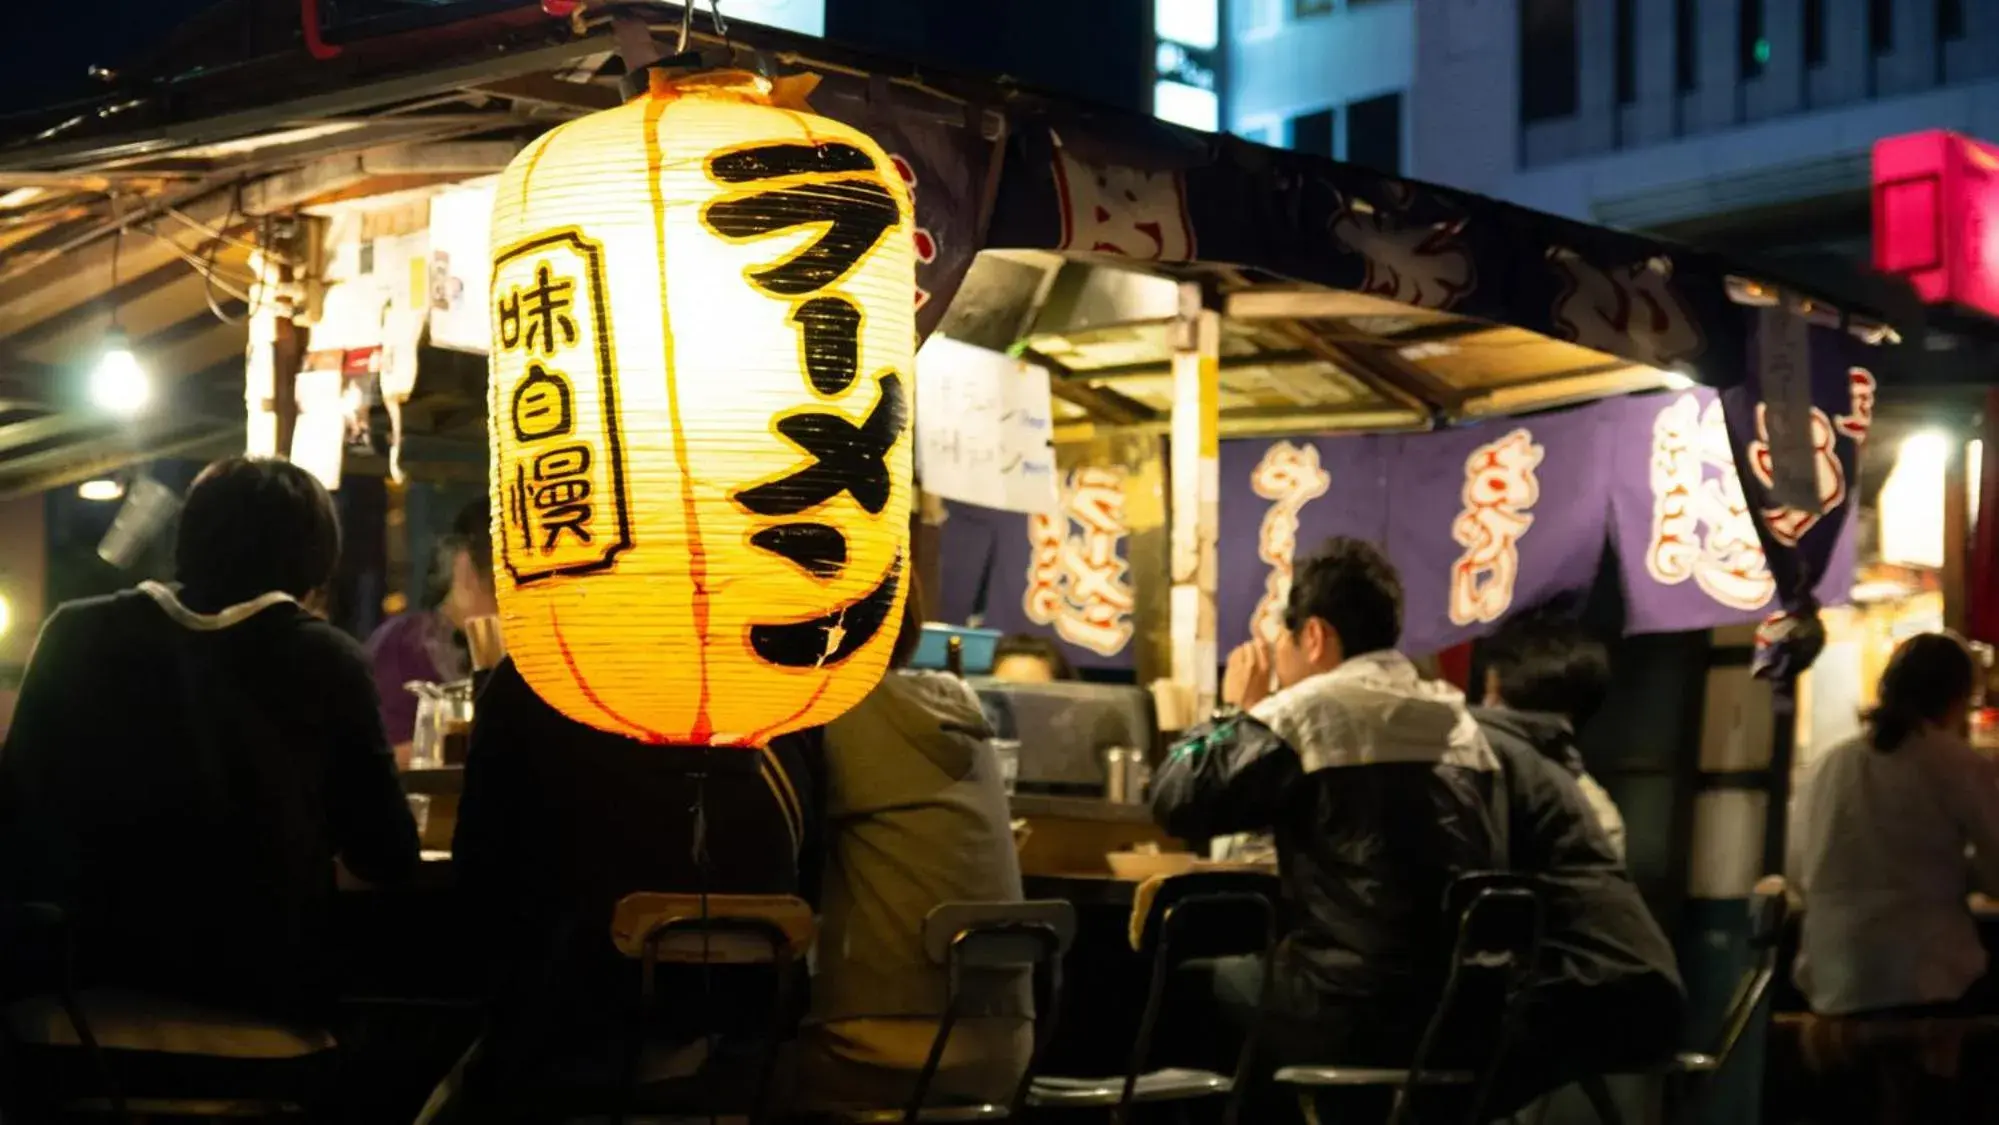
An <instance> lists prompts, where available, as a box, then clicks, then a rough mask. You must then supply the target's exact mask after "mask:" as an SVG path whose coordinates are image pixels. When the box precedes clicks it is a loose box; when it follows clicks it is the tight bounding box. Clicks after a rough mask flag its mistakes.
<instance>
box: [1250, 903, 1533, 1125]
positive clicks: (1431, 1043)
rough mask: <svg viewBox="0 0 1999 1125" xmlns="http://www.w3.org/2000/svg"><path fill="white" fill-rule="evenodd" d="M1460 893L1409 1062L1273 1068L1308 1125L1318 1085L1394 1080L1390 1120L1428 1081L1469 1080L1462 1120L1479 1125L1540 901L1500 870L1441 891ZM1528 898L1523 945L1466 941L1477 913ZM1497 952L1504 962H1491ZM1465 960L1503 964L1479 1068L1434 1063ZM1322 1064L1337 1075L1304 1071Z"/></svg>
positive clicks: (1511, 1021) (1314, 1116)
mask: <svg viewBox="0 0 1999 1125" xmlns="http://www.w3.org/2000/svg"><path fill="white" fill-rule="evenodd" d="M1460 896H1463V897H1465V898H1466V899H1467V901H1465V902H1464V903H1463V905H1462V908H1461V909H1457V910H1456V911H1455V912H1454V916H1455V917H1456V919H1457V922H1456V938H1455V939H1454V940H1453V942H1452V944H1451V966H1450V971H1449V973H1448V974H1447V975H1446V976H1445V978H1444V988H1443V991H1442V993H1441V994H1440V995H1439V998H1438V1002H1437V1008H1436V1010H1435V1011H1434V1012H1432V1013H1431V1016H1430V1019H1429V1021H1428V1022H1427V1023H1426V1024H1425V1025H1424V1028H1423V1034H1422V1036H1421V1037H1420V1038H1419V1039H1418V1040H1417V1043H1416V1049H1415V1051H1414V1052H1413V1053H1412V1054H1411V1056H1410V1064H1409V1066H1408V1067H1406V1068H1388V1067H1384V1068H1373V1067H1365V1068H1364V1067H1286V1068H1284V1069H1282V1070H1280V1071H1278V1072H1277V1081H1278V1082H1279V1083H1282V1084H1284V1085H1290V1086H1297V1087H1302V1089H1300V1091H1299V1094H1298V1099H1299V1108H1300V1109H1301V1110H1302V1111H1303V1113H1304V1115H1305V1118H1306V1120H1307V1121H1308V1122H1312V1123H1313V1125H1317V1122H1318V1120H1319V1114H1318V1106H1317V1103H1316V1100H1315V1099H1316V1094H1315V1093H1314V1091H1315V1090H1317V1089H1324V1088H1330V1087H1335V1086H1338V1087H1367V1086H1376V1087H1378V1086H1386V1085H1389V1084H1391V1083H1393V1084H1394V1085H1395V1096H1394V1102H1393V1107H1392V1108H1391V1109H1390V1111H1389V1116H1388V1122H1387V1125H1404V1122H1406V1121H1407V1119H1408V1113H1409V1105H1410V1102H1411V1100H1412V1099H1413V1097H1414V1096H1415V1093H1416V1091H1417V1090H1418V1089H1419V1088H1421V1087H1425V1086H1470V1087H1472V1088H1473V1093H1472V1100H1471V1103H1470V1105H1469V1106H1468V1107H1467V1110H1466V1114H1465V1120H1466V1122H1467V1125H1477V1123H1478V1122H1479V1121H1480V1120H1481V1119H1482V1118H1481V1114H1482V1111H1483V1109H1484V1106H1485V1102H1486V1099H1487V1097H1488V1096H1489V1095H1490V1093H1491V1090H1492V1084H1493V1081H1494V1079H1495V1078H1496V1077H1497V1076H1498V1073H1499V1068H1500V1065H1501V1064H1502V1063H1503V1062H1504V1061H1505V1056H1506V1051H1507V1048H1508V1046H1509V1045H1510V1043H1511V1040H1512V1036H1513V1031H1514V1027H1515V1025H1516V1024H1517V1023H1518V1020H1519V1014H1520V1000H1521V998H1522V997H1523V996H1524V995H1525V994H1526V987H1525V986H1526V984H1527V982H1528V981H1529V980H1530V979H1531V977H1532V974H1533V970H1534V963H1535V961H1536V959H1537V958H1538V956H1539V953H1540V948H1541V939H1542V926H1543V916H1542V904H1541V899H1540V896H1539V895H1537V894H1536V893H1535V892H1534V891H1533V890H1532V889H1531V888H1530V887H1529V886H1528V885H1527V884H1526V883H1525V882H1524V881H1522V880H1520V879H1519V878H1517V877H1514V876H1508V875H1504V874H1497V873H1477V874H1471V875H1465V876H1461V877H1460V878H1459V879H1458V880H1457V881H1456V882H1454V883H1453V884H1452V886H1451V887H1450V889H1449V890H1448V891H1447V892H1446V904H1447V905H1455V904H1456V903H1457V900H1458V899H1459V897H1460ZM1509 903H1511V904H1525V905H1526V906H1527V908H1528V909H1529V910H1530V912H1531V916H1532V918H1533V926H1532V929H1531V931H1530V933H1529V935H1528V938H1527V941H1526V943H1525V944H1524V946H1522V947H1520V948H1517V949H1513V950H1509V951H1504V952H1503V953H1500V954H1493V953H1491V952H1488V951H1480V950H1476V949H1473V948H1471V941H1472V937H1473V930H1472V923H1473V921H1474V919H1475V918H1476V916H1477V913H1478V912H1479V911H1480V910H1482V909H1486V908H1490V907H1494V906H1499V905H1503V904H1509ZM1494 956H1501V957H1503V958H1504V960H1503V961H1500V962H1494V961H1493V960H1492V958H1493V957H1494ZM1467 965H1475V966H1477V967H1479V968H1481V969H1487V968H1493V969H1499V968H1503V969H1504V970H1505V977H1504V980H1505V987H1504V992H1505V995H1506V1002H1505V1008H1504V1010H1503V1011H1502V1012H1501V1014H1500V1020H1499V1028H1498V1034H1497V1042H1495V1043H1494V1044H1493V1047H1492V1050H1491V1052H1490V1053H1489V1054H1488V1055H1487V1056H1486V1058H1485V1060H1484V1061H1483V1062H1482V1063H1481V1065H1480V1067H1479V1069H1478V1071H1477V1072H1476V1073H1467V1072H1464V1071H1444V1070H1435V1069H1433V1068H1432V1067H1431V1066H1430V1065H1429V1064H1430V1057H1431V1055H1432V1053H1433V1052H1434V1051H1435V1050H1436V1049H1437V1047H1438V1040H1439V1039H1440V1038H1441V1037H1442V1035H1443V1034H1444V1030H1445V1028H1446V1027H1447V1026H1448V1025H1449V1022H1450V1019H1451V1017H1452V1016H1453V1015H1455V1014H1456V1009H1457V1001H1458V993H1459V992H1460V990H1461V989H1462V988H1463V986H1464V970H1465V968H1466V966H1467ZM1314 1070H1319V1071H1325V1072H1329V1073H1331V1074H1333V1075H1336V1076H1337V1077H1338V1079H1339V1080H1338V1081H1323V1080H1322V1081H1313V1080H1311V1077H1310V1074H1309V1072H1311V1071H1314Z"/></svg>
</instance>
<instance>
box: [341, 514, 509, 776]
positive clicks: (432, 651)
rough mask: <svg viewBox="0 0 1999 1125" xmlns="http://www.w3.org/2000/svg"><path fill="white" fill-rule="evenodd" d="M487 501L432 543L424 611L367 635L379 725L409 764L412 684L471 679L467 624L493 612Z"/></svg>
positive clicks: (413, 722) (406, 615)
mask: <svg viewBox="0 0 1999 1125" xmlns="http://www.w3.org/2000/svg"><path fill="white" fill-rule="evenodd" d="M488 510H489V509H488V508H487V503H486V501H484V500H479V501H476V502H474V503H471V504H468V505H466V506H465V508H464V509H463V510H462V511H460V512H459V513H458V518H457V519H456V520H454V521H452V525H451V534H450V535H448V536H446V537H445V538H444V540H443V542H441V543H439V544H438V547H437V552H436V557H435V559H434V560H433V563H432V567H431V575H430V584H429V588H428V589H426V590H425V592H424V600H423V608H421V609H414V610H411V611H409V612H408V613H403V614H398V615H397V616H395V617H391V618H390V619H388V620H387V621H384V622H382V624H381V627H380V628H377V629H376V630H375V635H374V636H372V637H369V638H368V659H369V661H371V662H372V663H373V664H374V668H375V691H376V693H377V694H379V695H380V696H381V697H382V726H383V727H385V728H386V729H387V730H388V732H389V738H390V740H391V741H392V742H393V743H394V744H395V747H396V755H397V757H398V759H400V760H402V761H404V762H405V763H407V761H408V758H409V751H410V745H411V742H412V740H413V739H414V737H415V729H416V711H417V698H416V696H415V695H413V694H411V693H410V691H409V689H408V688H406V687H405V686H404V685H405V684H408V683H409V682H410V681H412V680H421V681H423V682H425V683H433V684H442V683H449V682H451V681H453V680H462V679H465V678H467V677H469V676H470V675H471V674H472V662H471V657H470V654H469V652H468V650H467V646H466V641H465V623H466V622H467V621H470V620H471V619H473V618H475V617H490V616H492V615H493V614H495V613H498V612H499V608H498V606H497V604H496V603H495V601H494V594H493V533H492V529H491V528H490V527H488V526H487V512H488Z"/></svg>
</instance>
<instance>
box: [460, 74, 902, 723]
mask: <svg viewBox="0 0 1999 1125" xmlns="http://www.w3.org/2000/svg"><path fill="white" fill-rule="evenodd" d="M767 89H768V87H767V86H765V85H764V83H763V80H762V79H759V78H756V77H753V76H751V75H748V74H742V73H736V72H711V73H708V74H704V75H699V76H695V77H692V78H688V79H683V80H681V81H680V82H678V83H677V84H670V83H666V82H662V81H660V80H659V78H658V77H657V75H656V76H655V80H654V83H653V88H652V90H651V92H649V93H648V94H647V95H645V96H643V97H641V98H638V99H636V100H634V101H633V102H631V103H629V104H627V105H625V106H622V107H620V108H618V109H613V110H608V111H605V112H603V113H598V114H594V115H592V116H590V117H585V118H581V119H579V120H577V121H573V122H570V123H568V124H566V125H563V126H562V127H560V128H558V129H556V130H554V131H553V132H551V133H549V134H547V135H546V136H544V137H542V138H541V139H540V140H538V141H536V142H535V143H534V144H533V145H531V146H529V147H528V148H527V149H526V150H525V151H523V152H522V153H521V154H520V156H519V157H517V158H516V159H515V160H514V162H513V163H512V164H511V165H509V166H508V168H507V170H506V172H505V173H503V174H502V176H501V178H500V183H499V186H498V190H497V194H496V197H495V200H494V208H493V289H492V313H493V346H492V381H491V385H490V396H491V401H490V403H489V406H490V410H489V418H490V425H491V436H492V465H493V480H492V487H493V512H494V517H493V545H494V552H493V554H494V569H495V571H496V578H497V580H498V584H499V602H500V613H501V620H502V623H503V627H504V629H505V633H506V641H507V648H508V651H509V653H510V654H511V655H512V657H513V659H514V662H515V664H516V666H517V667H518V668H519V670H520V672H521V675H522V676H523V677H524V678H525V679H526V680H527V682H528V684H529V685H530V686H532V687H533V688H534V690H535V691H536V692H537V693H539V694H540V695H541V697H542V698H543V699H545V700H547V701H548V702H549V703H550V704H551V705H553V706H554V707H556V708H557V709H558V710H560V711H562V712H563V713H564V714H566V715H568V716H570V717H571V718H574V719H576V720H579V721H581V722H584V723H587V724H589V725H591V726H593V727H598V728H601V729H603V730H607V731H612V732H615V733H619V734H625V735H630V736H632V737H635V738H640V739H644V740H646V741H650V742H659V743H680V744H690V745H744V746H747V745H757V744H760V743H763V742H765V741H768V740H769V739H770V738H772V737H774V736H776V735H778V734H782V733H784V732H786V731H790V730H797V729H800V728H802V727H807V726H812V725H815V724H819V723H823V722H826V721H827V720H830V719H832V718H834V717H836V716H838V715H839V714H841V713H842V712H844V711H846V710H847V709H848V708H849V707H852V706H853V705H854V704H855V703H857V702H859V701H860V699H861V697H862V696H864V695H866V694H867V692H868V691H869V690H870V689H871V688H873V687H874V685H875V683H876V682H877V681H879V679H880V678H881V675H882V672H883V670H884V668H885V667H886V666H887V662H888V657H889V650H890V648H891V647H892V646H893V644H894V641H895V636H896V632H897V627H898V625H899V624H900V621H901V613H902V602H903V597H904V581H905V576H906V574H907V571H908V569H909V560H908V552H909V530H908V528H909V525H908V514H909V502H910V442H909V438H908V431H909V427H908V419H909V416H910V410H911V394H912V391H913V379H912V375H913V353H914V340H915V308H914V302H913V294H914V292H915V285H916V281H915V262H914V258H913V253H912V248H911V239H910V228H911V210H910V201H909V197H908V193H907V191H906V189H905V188H904V187H903V185H902V182H901V180H900V179H899V178H898V177H897V176H896V175H895V173H894V170H893V168H892V167H891V165H890V163H889V160H888V158H887V156H885V155H884V154H883V153H882V151H881V149H880V148H879V147H877V146H876V145H875V143H874V142H873V141H872V140H870V139H869V138H868V137H867V136H866V135H864V134H862V133H859V132H857V131H855V130H853V129H850V128H848V127H847V126H845V125H841V124H839V123H837V122H834V121H830V120H827V119H825V118H821V117H816V116H814V115H812V114H810V113H806V112H798V111H795V110H792V109H789V108H779V107H776V106H773V105H772V104H770V102H769V100H768V96H767V94H766V92H765V91H766V90H767Z"/></svg>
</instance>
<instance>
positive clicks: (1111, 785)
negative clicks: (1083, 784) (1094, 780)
mask: <svg viewBox="0 0 1999 1125" xmlns="http://www.w3.org/2000/svg"><path fill="white" fill-rule="evenodd" d="M1151 772H1152V771H1151V769H1150V768H1149V767H1148V766H1147V765H1146V764H1145V752H1144V751H1142V750H1133V749H1131V748H1130V747H1128V746H1113V747H1111V748H1110V749H1108V750H1106V751H1104V800H1106V801H1109V802H1110V803H1112V804H1114V805H1135V804H1138V803H1139V802H1141V801H1143V800H1145V785H1146V782H1147V781H1148V780H1150V775H1151Z"/></svg>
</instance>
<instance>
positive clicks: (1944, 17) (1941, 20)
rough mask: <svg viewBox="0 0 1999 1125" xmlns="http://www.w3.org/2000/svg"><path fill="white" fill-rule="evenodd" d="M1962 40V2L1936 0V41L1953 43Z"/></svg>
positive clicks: (1956, 0) (1958, 0)
mask: <svg viewBox="0 0 1999 1125" xmlns="http://www.w3.org/2000/svg"><path fill="white" fill-rule="evenodd" d="M1962 38H1964V0H1937V39H1938V40H1939V41H1941V42H1944V43H1954V42H1956V41H1957V40H1959V39H1962Z"/></svg>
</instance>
